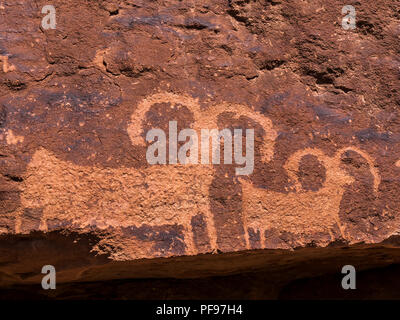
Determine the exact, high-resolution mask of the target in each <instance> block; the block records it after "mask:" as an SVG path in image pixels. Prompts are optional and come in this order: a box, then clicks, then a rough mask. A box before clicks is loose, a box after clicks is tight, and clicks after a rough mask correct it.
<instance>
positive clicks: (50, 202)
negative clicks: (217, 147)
mask: <svg viewBox="0 0 400 320" xmlns="http://www.w3.org/2000/svg"><path fill="white" fill-rule="evenodd" d="M50 2H51V1H50ZM47 4H50V3H49V1H47V0H46V1H42V0H38V1H30V0H3V1H0V22H1V23H0V28H1V31H0V55H1V66H2V68H0V188H1V189H0V234H1V236H0V237H1V238H0V252H1V255H0V276H1V278H0V279H1V280H0V282H1V283H3V284H14V283H37V282H38V281H40V280H38V279H39V278H40V277H38V274H40V268H41V266H42V265H44V264H53V265H55V266H56V268H57V270H58V271H59V272H60V276H59V279H60V281H64V282H68V281H72V280H73V281H89V280H93V281H96V280H109V279H115V278H122V277H126V278H129V277H133V276H134V273H135V269H134V268H133V269H132V263H135V261H138V263H139V262H140V261H141V260H140V259H143V258H147V259H152V258H166V257H173V256H196V255H199V254H205V253H234V252H239V251H246V250H254V249H269V250H277V249H283V250H286V251H283V252H284V256H286V255H287V257H290V256H291V254H292V253H291V252H292V251H291V250H292V249H298V248H308V247H313V248H315V250H316V249H318V250H319V249H322V248H326V247H328V246H332V245H336V246H354V245H356V244H359V243H364V244H366V245H371V246H373V245H377V244H380V246H381V248H385V247H388V246H392V247H393V246H397V244H396V241H392V240H393V239H396V237H397V235H398V233H399V230H400V215H399V207H400V196H399V195H400V152H399V150H400V113H399V105H400V93H399V89H400V58H399V51H400V41H399V38H400V24H399V18H400V16H399V15H400V12H399V2H398V1H393V0H383V1H373V0H366V1H362V2H361V1H348V3H345V4H349V5H353V6H354V7H355V8H356V12H357V18H356V19H357V20H356V21H357V24H356V29H355V30H344V29H343V28H342V18H343V15H342V7H343V5H345V4H344V3H343V1H336V0H329V1H326V0H313V1H311V0H310V1H300V0H288V1H278V0H274V1H271V0H259V1H250V0H245V1H242V0H240V1H239V0H214V1H208V0H202V1H178V0H164V1H163V0H156V1H147V0H129V1H128V0H120V1H117V0H113V1H111V0H110V1H105V0H104V1H102V0H98V1H95V0H92V1H89V0H86V1H84V0H74V1H72V0H70V1H58V0H54V1H53V3H52V4H53V5H54V6H55V8H56V19H57V26H56V29H54V30H52V29H49V30H45V29H43V28H42V27H41V20H42V18H43V17H44V14H42V13H41V9H42V7H43V6H44V5H47ZM169 121H177V125H178V132H179V130H181V129H185V128H192V129H194V130H196V132H197V133H199V136H200V131H201V129H214V128H215V129H216V128H218V129H219V130H222V129H223V128H228V129H232V130H233V129H238V128H242V129H243V130H245V129H249V128H250V129H254V132H255V159H254V171H253V172H252V173H251V174H250V175H248V176H238V175H236V174H235V169H236V167H237V165H235V164H232V165H229V164H221V165H212V164H210V165H202V164H199V165H181V164H167V165H150V164H148V162H147V160H146V150H147V148H148V147H149V145H150V143H149V142H147V141H146V140H145V136H146V132H148V131H149V130H150V129H152V128H160V129H163V130H164V131H165V132H168V125H169ZM388 239H390V241H389V240H388ZM307 250H311V252H312V250H313V249H307ZM326 250H327V252H330V251H328V249H326ZM279 252H281V251H279ZM307 252H308V251H307ZM361 252H365V255H366V256H368V253H367V250H365V251H361ZM308 254H310V253H307V255H308ZM311 255H312V254H311ZM339 256H340V255H339ZM360 256H362V254H360ZM244 257H246V255H245V254H244ZM267 257H268V255H267ZM377 259H378V260H379V258H377ZM396 259H397V258H396ZM396 259H389V260H388V262H387V264H390V263H393V262H394V261H397V260H396ZM361 260H362V259H361ZM154 261H155V262H154V263H155V265H157V263H167V262H165V261H168V260H165V261H164V260H158V259H156V260H154ZM160 261H161V262H160ZM163 261H164V262H163ZM210 261H211V260H210ZM262 261H264V263H265V264H266V265H268V263H269V262H268V261H270V259H269V258H266V259H264V260H262ZM296 261H299V265H300V264H301V259H298V260H296ZM335 261H337V262H338V265H339V264H340V263H342V262H344V261H340V259H336V260H335ZM339 261H340V263H339ZM124 263H126V264H124ZM207 263H208V262H201V263H200V262H199V264H200V265H201V267H193V265H196V264H195V263H194V264H192V267H191V269H190V268H189V269H190V270H192V271H190V272H189V271H188V272H187V274H191V276H193V277H195V276H202V275H208V276H210V275H213V274H223V273H224V272H228V271H229V272H237V271H238V270H239V269H240V268H235V267H232V266H231V265H230V263H225V264H224V263H221V264H220V265H219V266H220V267H215V268H211V267H210V265H211V264H214V263H215V262H209V264H210V265H208V264H207ZM270 263H272V264H273V262H270ZM344 264H345V263H344ZM371 265H373V263H371ZM99 266H101V268H100V267H99ZM124 266H126V270H131V273H129V272H126V270H125V269H124ZM98 267H99V268H100V269H101V270H103V271H102V272H98V273H96V275H97V276H89V275H93V273H94V270H97V269H96V268H98ZM250 267H251V266H250V265H245V266H244V268H250ZM156 269H157V268H155V269H151V270H153V271H154V272H153V273H152V274H147V276H154V277H156V276H157V275H158V274H157V272H156V271H155V270H156ZM118 270H125V271H124V272H122V271H121V274H122V275H121V274H119V273H118V272H117V271H118ZM199 270H203V271H202V272H200V271H199ZM207 270H208V271H207ZM207 272H208V273H207ZM139 274H141V273H140V272H139ZM179 274H180V272H176V271H174V268H171V270H170V271H169V272H166V273H162V275H160V276H166V275H167V276H179ZM187 274H186V275H187ZM277 274H278V273H277ZM181 276H182V275H181ZM293 277H294V278H295V277H296V276H293Z"/></svg>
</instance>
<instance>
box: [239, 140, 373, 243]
mask: <svg viewBox="0 0 400 320" xmlns="http://www.w3.org/2000/svg"><path fill="white" fill-rule="evenodd" d="M346 151H354V152H357V153H359V154H360V155H362V156H363V157H364V158H365V159H366V160H367V161H368V163H369V166H370V170H371V172H372V174H373V177H374V192H377V191H378V186H379V184H380V177H379V174H378V171H377V169H376V168H375V166H374V163H373V160H372V159H371V157H370V156H369V155H368V154H366V153H365V152H363V151H361V150H359V149H358V148H355V147H347V148H343V149H341V150H339V151H338V152H337V153H336V155H335V156H334V157H328V156H327V155H325V153H324V152H323V151H321V150H319V149H312V148H308V149H304V150H300V151H297V152H296V153H294V154H293V155H292V156H291V157H290V158H289V159H288V161H287V163H286V165H285V169H286V171H287V173H288V175H289V177H290V178H291V179H292V181H294V182H295V189H296V191H295V192H289V193H288V194H283V193H278V192H274V191H270V190H265V189H261V188H257V187H254V186H253V185H252V183H251V182H249V181H246V180H243V181H242V185H243V216H244V225H245V228H246V230H248V228H252V229H253V230H254V231H255V232H260V236H261V241H264V234H265V231H266V230H268V229H273V228H276V227H277V226H279V230H281V231H283V232H289V233H291V234H294V235H300V234H303V235H304V234H316V233H319V232H322V233H331V231H332V229H333V227H334V225H335V224H336V225H337V226H338V227H339V229H340V231H341V233H342V236H343V237H344V238H345V230H344V227H343V226H342V224H341V222H340V219H339V210H340V207H339V206H340V202H341V200H342V196H343V194H344V192H345V186H346V185H348V184H351V183H353V182H354V179H353V178H352V177H351V176H350V175H349V174H348V173H347V172H346V171H345V170H344V169H342V168H340V157H341V155H342V154H343V153H344V152H346ZM306 155H314V156H316V157H317V158H318V159H319V160H320V161H321V162H322V164H323V165H324V166H325V168H326V180H325V184H324V186H323V187H322V188H321V189H320V190H318V191H307V190H303V189H302V186H301V184H300V183H299V181H298V179H297V176H296V173H297V172H298V169H299V161H300V160H301V158H302V157H304V156H306ZM331 235H332V233H331ZM299 238H301V237H299ZM332 238H333V237H332ZM247 246H248V248H250V247H249V239H248V238H247ZM262 247H265V243H263V244H262Z"/></svg>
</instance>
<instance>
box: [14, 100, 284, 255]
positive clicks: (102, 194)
mask: <svg viewBox="0 0 400 320" xmlns="http://www.w3.org/2000/svg"><path fill="white" fill-rule="evenodd" d="M156 103H169V104H170V106H171V107H177V106H185V107H187V108H188V109H189V110H190V111H191V112H192V114H193V117H194V124H193V129H194V130H196V132H200V130H201V129H217V128H218V125H217V117H218V115H220V114H221V113H223V112H232V113H233V114H234V115H235V116H236V117H239V116H245V117H249V118H251V119H253V120H254V121H256V122H257V123H259V124H260V125H261V126H262V128H263V130H264V137H263V139H264V146H263V149H262V156H263V161H266V162H268V161H270V160H271V157H272V155H273V146H274V141H275V139H276V135H277V134H276V132H275V130H274V129H273V126H272V122H271V121H270V119H269V118H267V117H265V116H263V115H262V114H260V113H258V112H255V111H253V110H251V109H250V108H249V107H246V106H243V105H238V104H229V103H223V104H218V105H215V106H212V107H210V108H207V109H205V110H201V108H200V105H199V103H198V101H197V100H195V99H193V98H191V97H188V96H183V95H176V94H172V93H165V92H164V93H157V94H154V95H151V96H149V97H147V98H145V99H144V100H143V101H142V102H141V103H140V104H139V105H138V107H137V108H136V109H135V111H134V112H133V114H132V116H131V121H130V123H129V125H128V128H127V132H128V135H129V137H130V139H131V142H132V144H133V145H142V146H144V145H145V140H144V138H143V121H144V119H145V115H146V112H147V111H149V110H150V108H151V107H152V106H153V105H154V104H156ZM213 176H214V167H213V165H212V164H210V165H182V164H174V165H152V166H147V167H145V168H143V169H136V168H131V167H119V168H106V167H96V166H80V165H76V164H73V163H71V162H67V161H63V160H60V159H59V158H57V155H55V154H53V153H52V152H50V151H48V150H46V149H43V148H41V149H39V150H37V151H36V152H35V154H34V155H33V157H32V159H31V161H30V163H29V165H28V168H27V173H26V178H25V180H24V182H23V190H22V191H23V192H22V195H21V202H22V207H23V208H41V209H43V216H42V221H41V225H40V228H41V230H43V231H46V230H48V226H47V221H48V219H55V218H56V219H59V220H71V221H72V222H73V223H74V224H76V225H78V226H80V227H85V226H88V225H92V224H94V225H96V226H97V228H100V229H102V228H104V229H106V228H108V227H110V226H116V227H130V226H136V227H140V226H142V225H149V226H160V225H173V224H178V225H182V226H183V227H184V237H185V239H184V241H185V244H186V247H187V248H186V253H187V254H196V253H197V251H196V248H195V245H194V241H193V234H192V229H191V228H192V227H191V219H192V217H193V216H195V215H196V214H199V213H202V214H204V216H205V217H206V218H205V219H206V223H207V229H208V234H209V237H210V242H211V247H212V248H213V249H216V247H217V245H216V237H217V231H216V230H215V227H214V223H213V217H212V214H211V211H210V205H209V188H210V184H211V182H212V180H213ZM18 228H19V226H18V224H17V232H19V230H18Z"/></svg>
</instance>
